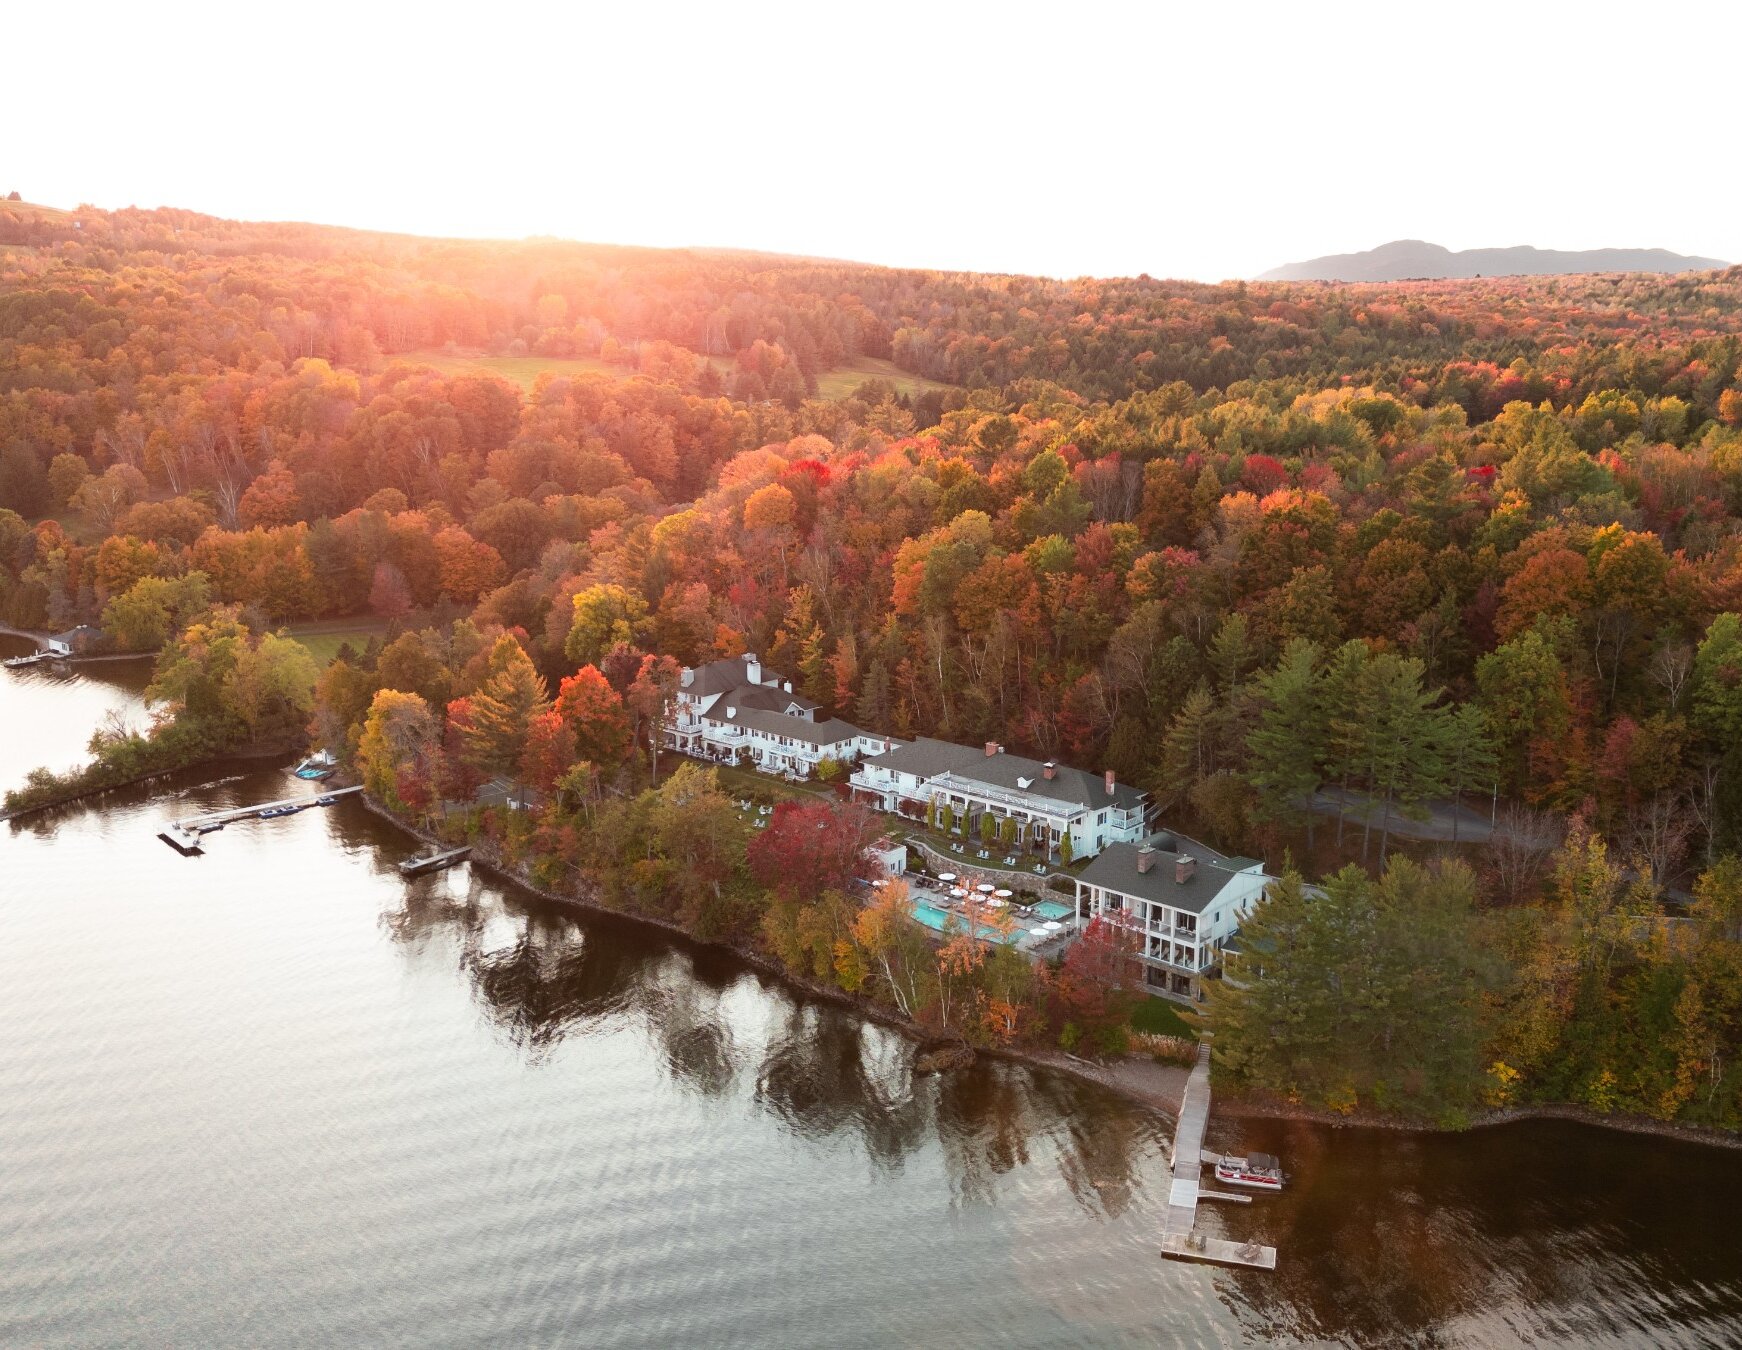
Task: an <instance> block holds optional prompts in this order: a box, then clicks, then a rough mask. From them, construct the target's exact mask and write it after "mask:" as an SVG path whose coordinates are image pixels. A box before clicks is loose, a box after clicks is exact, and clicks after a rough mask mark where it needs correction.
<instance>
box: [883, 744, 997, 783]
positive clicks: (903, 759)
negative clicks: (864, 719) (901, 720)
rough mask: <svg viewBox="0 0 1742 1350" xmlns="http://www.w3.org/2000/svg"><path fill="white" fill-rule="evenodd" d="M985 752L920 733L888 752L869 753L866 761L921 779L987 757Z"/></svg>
mask: <svg viewBox="0 0 1742 1350" xmlns="http://www.w3.org/2000/svg"><path fill="white" fill-rule="evenodd" d="M984 753H985V752H984V751H982V750H976V749H974V748H973V747H972V746H970V745H957V744H956V743H955V742H954V741H939V740H934V739H932V738H931V737H930V736H919V737H916V738H915V739H914V740H912V741H911V742H909V743H908V744H906V745H898V746H896V747H895V749H893V750H890V751H888V752H887V753H885V754H881V755H870V756H867V757H866V758H865V760H864V763H866V764H875V765H876V766H877V767H878V768H880V769H888V770H890V771H891V772H893V773H911V774H916V775H918V776H919V777H920V778H935V777H937V775H938V774H940V773H948V772H949V771H950V770H951V769H954V768H957V767H958V766H960V765H962V764H965V763H966V762H967V761H968V760H970V759H972V758H973V757H974V756H975V755H981V756H983V755H984Z"/></svg>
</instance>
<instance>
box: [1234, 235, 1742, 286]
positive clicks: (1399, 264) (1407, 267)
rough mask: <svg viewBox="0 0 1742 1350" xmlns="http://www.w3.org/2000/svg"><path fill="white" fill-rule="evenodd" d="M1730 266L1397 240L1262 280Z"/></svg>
mask: <svg viewBox="0 0 1742 1350" xmlns="http://www.w3.org/2000/svg"><path fill="white" fill-rule="evenodd" d="M1729 265H1730V264H1729V263H1727V262H1723V261H1721V260H1720V259H1717V258H1691V257H1688V256H1687V255H1686V254H1683V253H1671V252H1670V251H1669V250H1668V249H1662V248H1593V249H1584V250H1582V251H1567V250H1563V249H1556V248H1532V247H1531V246H1530V245H1529V244H1521V245H1519V246H1518V247H1516V248H1469V249H1464V250H1462V251H1459V252H1454V251H1453V250H1451V249H1449V248H1446V247H1444V246H1443V245H1440V244H1430V243H1427V242H1426V241H1425V240H1421V239H1394V240H1392V241H1391V243H1389V244H1381V245H1380V246H1379V247H1378V248H1372V249H1368V250H1367V251H1366V252H1365V253H1332V254H1330V255H1328V256H1326V257H1323V258H1311V259H1309V260H1308V261H1306V262H1297V263H1285V264H1284V265H1283V266H1281V267H1273V268H1271V270H1270V271H1268V272H1265V273H1263V274H1262V275H1261V276H1259V277H1258V278H1257V279H1258V280H1259V281H1405V280H1408V279H1410V278H1415V277H1429V278H1434V279H1436V280H1437V279H1441V278H1448V277H1521V276H1559V275H1565V274H1568V273H1574V272H1705V271H1710V270H1712V269H1714V268H1722V267H1728V266H1729Z"/></svg>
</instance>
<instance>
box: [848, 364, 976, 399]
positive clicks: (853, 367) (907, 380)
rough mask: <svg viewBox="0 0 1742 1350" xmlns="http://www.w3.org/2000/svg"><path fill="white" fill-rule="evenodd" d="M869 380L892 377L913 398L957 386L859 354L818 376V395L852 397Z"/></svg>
mask: <svg viewBox="0 0 1742 1350" xmlns="http://www.w3.org/2000/svg"><path fill="white" fill-rule="evenodd" d="M866 380H888V381H889V382H890V383H891V384H893V385H894V386H895V388H896V392H897V393H901V394H905V395H907V397H909V398H917V397H918V396H919V395H920V394H923V393H925V392H927V391H928V390H931V389H953V388H955V386H954V385H950V384H944V383H943V382H942V381H940V380H928V379H926V377H925V376H923V375H914V374H911V373H909V372H908V371H905V370H902V369H901V368H900V367H898V366H896V365H895V364H894V363H893V362H891V361H880V360H878V359H877V358H876V357H874V356H855V357H854V358H853V359H852V360H851V361H849V362H847V363H846V364H845V365H843V366H837V367H835V369H833V370H830V371H826V372H824V373H823V374H821V375H819V376H817V397H818V398H829V399H841V398H851V397H852V396H853V391H854V390H855V389H857V388H858V387H859V386H860V385H862V384H864V383H865V381H866Z"/></svg>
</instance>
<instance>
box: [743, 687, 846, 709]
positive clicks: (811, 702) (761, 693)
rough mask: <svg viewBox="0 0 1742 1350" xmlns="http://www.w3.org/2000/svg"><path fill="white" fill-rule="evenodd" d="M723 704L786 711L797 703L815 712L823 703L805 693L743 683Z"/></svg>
mask: <svg viewBox="0 0 1742 1350" xmlns="http://www.w3.org/2000/svg"><path fill="white" fill-rule="evenodd" d="M720 702H721V703H722V704H731V705H732V706H733V707H736V708H761V709H762V710H763V711H764V712H777V713H784V712H785V711H786V710H787V709H788V708H790V707H793V706H794V705H795V704H796V705H797V706H798V707H800V708H802V709H804V711H806V712H815V711H816V710H817V709H818V708H820V707H822V706H823V705H822V704H820V703H818V702H817V701H816V700H815V699H814V698H806V697H805V696H804V695H803V694H789V693H787V692H786V690H784V689H775V688H772V687H770V686H769V685H765V684H741V685H739V686H738V687H737V688H736V689H733V690H731V691H729V692H728V693H727V694H726V697H725V698H723V699H721V700H720Z"/></svg>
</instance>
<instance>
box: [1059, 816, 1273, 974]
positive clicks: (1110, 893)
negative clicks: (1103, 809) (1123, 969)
mask: <svg viewBox="0 0 1742 1350" xmlns="http://www.w3.org/2000/svg"><path fill="white" fill-rule="evenodd" d="M1156 845H1157V846H1151V845H1148V844H1145V845H1142V846H1141V847H1139V846H1134V845H1132V844H1115V845H1113V846H1111V847H1109V848H1108V849H1106V850H1105V851H1104V852H1103V853H1102V854H1101V856H1100V857H1098V858H1096V859H1095V861H1094V862H1092V863H1090V864H1089V865H1088V866H1087V867H1086V868H1084V869H1083V871H1082V874H1081V875H1080V876H1079V877H1078V878H1077V899H1078V912H1079V913H1081V914H1082V915H1084V916H1085V917H1087V918H1096V917H1099V916H1106V917H1108V918H1110V919H1112V920H1114V921H1115V922H1118V923H1122V924H1124V925H1125V926H1126V927H1128V928H1132V929H1135V930H1136V932H1137V933H1138V935H1139V937H1140V939H1141V942H1142V946H1141V947H1140V949H1139V953H1138V954H1139V956H1140V958H1141V959H1142V963H1143V980H1144V985H1145V987H1146V988H1147V989H1148V990H1149V991H1150V992H1151V993H1156V994H1166V995H1168V996H1170V997H1173V998H1180V999H1194V998H1198V997H1201V995H1202V990H1203V979H1204V976H1205V975H1206V974H1208V973H1209V972H1210V971H1211V970H1214V969H1215V968H1216V967H1217V966H1219V965H1220V964H1221V960H1222V949H1223V947H1224V946H1225V945H1226V944H1227V943H1228V942H1229V941H1230V940H1231V939H1232V938H1233V936H1234V934H1235V933H1236V932H1237V931H1238V929H1239V927H1240V921H1241V920H1242V919H1243V918H1245V917H1246V916H1247V915H1248V914H1250V913H1251V912H1252V907H1253V906H1254V905H1256V904H1257V903H1258V901H1259V899H1260V898H1261V897H1262V896H1263V894H1264V888H1265V887H1266V886H1267V885H1269V884H1270V883H1271V882H1272V881H1274V880H1275V878H1274V877H1271V876H1268V875H1267V874H1266V873H1265V871H1264V864H1263V863H1260V862H1254V861H1253V860H1252V859H1251V858H1225V857H1223V856H1222V855H1221V854H1219V853H1217V852H1216V851H1215V850H1213V849H1208V848H1205V847H1204V846H1203V845H1201V844H1196V843H1187V842H1184V841H1180V840H1176V839H1175V838H1174V837H1173V836H1172V835H1159V836H1157V840H1156ZM1187 848H1189V849H1190V850H1191V851H1190V852H1189V853H1188V852H1187V851H1186V849H1187Z"/></svg>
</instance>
